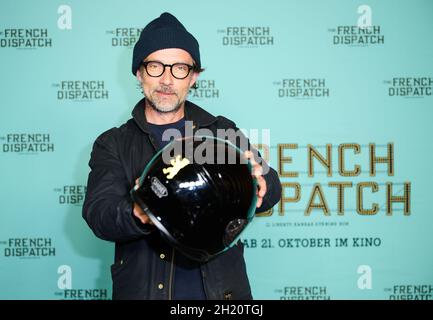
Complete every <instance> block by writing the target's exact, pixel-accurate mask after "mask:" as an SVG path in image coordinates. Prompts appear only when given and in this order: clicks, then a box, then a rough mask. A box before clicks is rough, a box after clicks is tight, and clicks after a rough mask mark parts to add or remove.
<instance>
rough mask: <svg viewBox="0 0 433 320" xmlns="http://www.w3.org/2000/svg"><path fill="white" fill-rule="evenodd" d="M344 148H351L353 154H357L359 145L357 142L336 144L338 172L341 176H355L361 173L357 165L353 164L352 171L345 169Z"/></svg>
mask: <svg viewBox="0 0 433 320" xmlns="http://www.w3.org/2000/svg"><path fill="white" fill-rule="evenodd" d="M345 149H353V152H354V153H355V154H358V153H360V152H361V147H360V145H359V144H357V143H343V144H341V145H339V146H338V158H339V159H338V160H339V161H338V163H339V164H338V172H339V173H340V175H341V176H342V177H355V176H359V174H360V173H361V168H360V166H359V165H355V169H354V170H352V171H347V170H346V169H345V168H344V150H345Z"/></svg>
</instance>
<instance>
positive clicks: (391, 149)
mask: <svg viewBox="0 0 433 320" xmlns="http://www.w3.org/2000/svg"><path fill="white" fill-rule="evenodd" d="M387 149H388V152H387V156H386V157H376V145H375V144H374V143H370V176H372V177H373V176H375V175H376V163H387V164H388V176H393V175H394V144H393V143H388V148H387Z"/></svg>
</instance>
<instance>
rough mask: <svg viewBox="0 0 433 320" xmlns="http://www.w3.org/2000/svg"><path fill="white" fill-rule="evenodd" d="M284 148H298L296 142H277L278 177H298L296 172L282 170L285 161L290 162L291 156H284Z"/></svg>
mask: <svg viewBox="0 0 433 320" xmlns="http://www.w3.org/2000/svg"><path fill="white" fill-rule="evenodd" d="M284 149H298V144H297V143H282V144H278V174H279V175H280V177H287V178H289V177H290V178H296V177H298V173H297V172H293V171H284V164H285V163H292V157H285V156H284V155H283V152H284Z"/></svg>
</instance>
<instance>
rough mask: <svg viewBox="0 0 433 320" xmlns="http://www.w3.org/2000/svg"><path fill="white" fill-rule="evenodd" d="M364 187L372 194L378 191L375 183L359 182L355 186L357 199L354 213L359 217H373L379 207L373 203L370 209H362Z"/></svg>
mask: <svg viewBox="0 0 433 320" xmlns="http://www.w3.org/2000/svg"><path fill="white" fill-rule="evenodd" d="M366 187H370V188H371V190H372V192H373V193H374V192H377V191H378V190H379V186H378V184H377V183H376V182H360V183H358V184H357V185H356V188H357V192H356V194H357V198H356V211H357V212H358V213H359V214H361V215H374V214H376V213H377V211H379V205H378V204H377V203H373V207H372V208H371V209H364V206H363V199H364V196H363V189H364V188H366Z"/></svg>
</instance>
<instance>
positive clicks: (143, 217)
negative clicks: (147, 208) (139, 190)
mask: <svg viewBox="0 0 433 320" xmlns="http://www.w3.org/2000/svg"><path fill="white" fill-rule="evenodd" d="M133 212H134V216H136V217H137V218H138V219H139V220H140V221H141V222H142V223H143V224H146V223H148V224H153V223H152V220H150V218H149V216H148V215H147V214H145V213H144V211H143V210H142V209H141V207H140V206H139V205H138V204H136V203H135V202H134V211H133Z"/></svg>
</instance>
